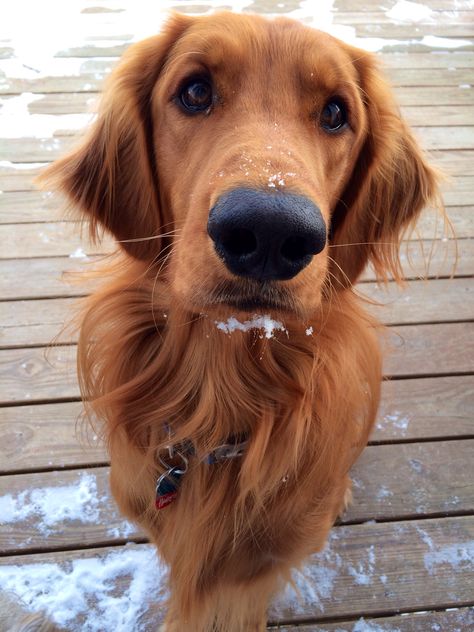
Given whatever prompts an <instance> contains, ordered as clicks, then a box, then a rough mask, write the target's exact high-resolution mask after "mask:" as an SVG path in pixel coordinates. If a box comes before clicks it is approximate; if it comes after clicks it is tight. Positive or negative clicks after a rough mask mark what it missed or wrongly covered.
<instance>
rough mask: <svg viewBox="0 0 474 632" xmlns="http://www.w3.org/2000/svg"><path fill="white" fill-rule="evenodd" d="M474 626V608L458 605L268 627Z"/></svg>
mask: <svg viewBox="0 0 474 632" xmlns="http://www.w3.org/2000/svg"><path fill="white" fill-rule="evenodd" d="M472 627H474V608H455V609H454V610H451V611H448V610H443V611H441V612H440V611H432V612H410V613H409V612H404V613H403V614H402V615H397V616H393V617H377V618H376V619H372V618H363V617H361V618H360V619H357V620H354V619H351V620H346V621H338V623H317V624H315V623H310V624H309V625H298V626H292V625H278V626H277V627H273V626H272V627H269V628H268V630H279V632H348V631H349V630H351V631H352V632H363V631H365V632H371V631H372V632H426V631H427V630H434V631H436V630H437V631H438V632H463V631H464V632H465V631H467V630H469V629H471V628H472Z"/></svg>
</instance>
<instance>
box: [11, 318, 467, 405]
mask: <svg viewBox="0 0 474 632" xmlns="http://www.w3.org/2000/svg"><path fill="white" fill-rule="evenodd" d="M386 346H387V347H390V349H389V350H387V353H386V358H385V369H384V370H385V373H386V375H390V376H394V377H405V376H407V377H412V376H413V377H421V376H436V375H446V374H449V373H455V374H456V373H469V372H474V323H448V324H438V325H423V326H415V325H404V326H399V327H397V328H396V329H390V330H389V334H387V343H386ZM0 378H1V379H2V384H1V385H0V403H3V404H9V403H13V402H33V401H53V400H56V399H70V398H77V397H79V391H78V386H77V383H76V377H75V347H73V346H64V347H52V348H50V349H45V348H44V347H33V348H26V349H23V348H22V349H3V350H0Z"/></svg>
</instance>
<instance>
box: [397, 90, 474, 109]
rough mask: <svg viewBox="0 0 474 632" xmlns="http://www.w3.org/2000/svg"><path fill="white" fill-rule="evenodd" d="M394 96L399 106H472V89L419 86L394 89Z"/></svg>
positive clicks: (473, 100)
mask: <svg viewBox="0 0 474 632" xmlns="http://www.w3.org/2000/svg"><path fill="white" fill-rule="evenodd" d="M395 96H396V97H397V101H398V103H399V104H400V105H401V106H407V105H412V106H414V105H417V106H419V105H433V103H436V104H437V105H459V106H462V105H472V104H473V103H474V90H473V89H472V88H459V87H457V88H456V87H454V88H443V87H440V88H434V87H430V86H428V87H426V86H420V87H418V88H402V87H399V88H396V90H395Z"/></svg>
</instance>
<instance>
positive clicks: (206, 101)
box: [179, 79, 213, 114]
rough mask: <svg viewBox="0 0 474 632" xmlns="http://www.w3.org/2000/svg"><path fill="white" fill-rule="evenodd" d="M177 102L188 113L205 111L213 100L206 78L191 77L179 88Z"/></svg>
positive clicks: (210, 87)
mask: <svg viewBox="0 0 474 632" xmlns="http://www.w3.org/2000/svg"><path fill="white" fill-rule="evenodd" d="M179 102H180V105H181V106H182V107H183V109H184V110H186V112H189V113H190V114H197V113H199V112H207V111H208V110H209V108H210V107H211V106H212V102H213V91H212V86H211V84H210V83H209V82H208V81H207V80H206V79H192V80H191V81H189V82H188V83H186V84H184V86H183V87H182V88H181V90H180V93H179Z"/></svg>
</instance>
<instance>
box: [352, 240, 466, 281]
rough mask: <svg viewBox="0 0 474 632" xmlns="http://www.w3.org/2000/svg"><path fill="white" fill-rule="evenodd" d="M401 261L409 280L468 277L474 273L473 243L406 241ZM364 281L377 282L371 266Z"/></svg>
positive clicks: (460, 241)
mask: <svg viewBox="0 0 474 632" xmlns="http://www.w3.org/2000/svg"><path fill="white" fill-rule="evenodd" d="M400 261H401V263H402V268H403V274H404V276H405V278H407V279H417V278H442V277H451V276H469V275H471V274H473V271H474V240H472V239H459V240H458V241H453V240H448V241H443V240H437V241H429V240H426V241H419V242H417V241H409V242H405V243H403V244H402V247H401V250H400ZM361 280H362V281H373V280H375V275H374V273H373V271H372V270H371V269H370V267H369V268H368V269H367V270H366V271H365V272H364V274H363V275H362V278H361Z"/></svg>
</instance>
